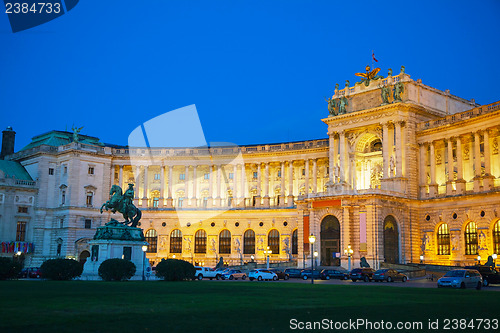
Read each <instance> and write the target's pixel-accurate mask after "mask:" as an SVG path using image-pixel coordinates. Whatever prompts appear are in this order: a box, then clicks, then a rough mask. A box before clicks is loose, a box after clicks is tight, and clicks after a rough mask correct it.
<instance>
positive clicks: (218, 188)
mask: <svg viewBox="0 0 500 333" xmlns="http://www.w3.org/2000/svg"><path fill="white" fill-rule="evenodd" d="M221 173H222V165H221V164H219V165H217V187H216V192H217V197H216V198H215V201H216V205H217V206H222V204H221V203H222V201H221V193H220V192H221V188H220V179H221Z"/></svg>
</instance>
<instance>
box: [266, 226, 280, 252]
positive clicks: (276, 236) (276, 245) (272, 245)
mask: <svg viewBox="0 0 500 333" xmlns="http://www.w3.org/2000/svg"><path fill="white" fill-rule="evenodd" d="M267 246H269V250H271V251H272V254H279V253H280V233H279V231H278V230H276V229H273V230H271V231H269V235H267Z"/></svg>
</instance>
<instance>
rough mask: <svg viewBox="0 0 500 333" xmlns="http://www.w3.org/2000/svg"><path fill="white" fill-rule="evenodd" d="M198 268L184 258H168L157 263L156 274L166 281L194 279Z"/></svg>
mask: <svg viewBox="0 0 500 333" xmlns="http://www.w3.org/2000/svg"><path fill="white" fill-rule="evenodd" d="M195 273H196V269H195V268H194V266H193V265H192V264H191V263H189V262H187V261H184V260H179V259H167V260H162V261H161V262H160V263H159V264H158V265H156V276H157V277H159V278H160V279H163V280H165V281H183V280H192V279H194V274H195Z"/></svg>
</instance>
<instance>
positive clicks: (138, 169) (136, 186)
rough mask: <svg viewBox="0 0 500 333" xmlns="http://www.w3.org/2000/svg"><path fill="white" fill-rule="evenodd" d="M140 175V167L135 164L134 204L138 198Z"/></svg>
mask: <svg viewBox="0 0 500 333" xmlns="http://www.w3.org/2000/svg"><path fill="white" fill-rule="evenodd" d="M140 175H141V167H140V166H138V165H137V166H136V167H135V175H134V176H135V191H134V192H135V194H134V200H135V205H136V206H137V202H138V200H139V186H140V182H141V178H140Z"/></svg>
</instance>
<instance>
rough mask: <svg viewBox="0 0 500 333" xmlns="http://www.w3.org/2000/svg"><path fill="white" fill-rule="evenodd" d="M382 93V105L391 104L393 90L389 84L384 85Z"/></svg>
mask: <svg viewBox="0 0 500 333" xmlns="http://www.w3.org/2000/svg"><path fill="white" fill-rule="evenodd" d="M380 94H381V96H382V105H383V104H389V96H390V95H391V90H390V89H389V87H388V86H382V88H381V89H380Z"/></svg>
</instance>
